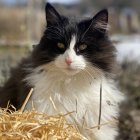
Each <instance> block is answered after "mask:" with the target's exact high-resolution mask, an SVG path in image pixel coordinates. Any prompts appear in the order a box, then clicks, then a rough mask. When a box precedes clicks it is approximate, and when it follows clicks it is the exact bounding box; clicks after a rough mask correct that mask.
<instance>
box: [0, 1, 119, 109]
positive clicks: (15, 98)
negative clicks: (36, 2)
mask: <svg viewBox="0 0 140 140" xmlns="http://www.w3.org/2000/svg"><path fill="white" fill-rule="evenodd" d="M46 19H47V27H46V30H45V32H44V35H43V37H42V38H41V40H40V43H39V44H38V45H36V46H35V48H34V50H33V52H32V53H31V55H30V56H29V57H28V58H26V59H25V60H23V61H22V62H21V64H20V65H19V66H18V67H17V68H15V69H14V70H13V71H12V73H11V78H10V79H9V80H8V81H7V82H6V84H5V85H4V87H2V88H1V89H0V107H6V106H7V103H8V101H10V103H11V104H13V105H14V106H15V107H16V108H17V109H19V108H20V107H21V105H22V104H23V101H24V100H25V98H26V96H27V94H28V93H29V90H30V88H31V87H29V86H28V85H27V83H26V82H24V81H23V79H25V77H27V76H28V74H29V73H30V72H31V71H30V70H29V71H28V70H27V69H34V68H36V67H38V66H40V65H43V64H46V63H49V62H51V61H53V60H54V59H55V58H56V56H58V55H59V54H62V53H64V52H65V50H66V49H67V48H68V46H69V44H70V40H71V37H72V35H73V34H76V35H77V43H76V45H75V51H76V53H77V55H83V56H84V57H85V58H86V59H87V60H88V61H89V62H91V63H92V64H93V65H94V66H97V67H98V68H100V69H102V70H103V71H104V72H105V73H112V72H113V66H114V62H115V52H116V51H115V48H114V47H113V46H112V44H111V42H110V41H109V39H108V36H107V31H106V28H107V24H108V12H107V10H102V11H101V12H99V13H98V14H97V15H95V16H94V17H93V18H89V19H85V20H81V21H79V20H76V19H69V18H67V17H64V16H62V15H60V14H59V13H58V12H57V11H56V10H55V9H54V8H53V7H52V6H51V5H50V4H49V3H48V4H47V5H46ZM58 42H62V43H63V44H65V46H66V48H65V49H63V50H62V49H59V48H58V47H56V46H57V43H58ZM83 43H84V44H87V46H88V47H87V49H86V50H84V51H80V50H79V45H80V44H83Z"/></svg>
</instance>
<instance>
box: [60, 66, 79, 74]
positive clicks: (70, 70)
mask: <svg viewBox="0 0 140 140" xmlns="http://www.w3.org/2000/svg"><path fill="white" fill-rule="evenodd" d="M61 71H63V72H64V73H65V74H67V75H75V74H77V73H79V72H80V69H76V68H72V67H66V68H63V69H61Z"/></svg>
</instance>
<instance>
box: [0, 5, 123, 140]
mask: <svg viewBox="0 0 140 140" xmlns="http://www.w3.org/2000/svg"><path fill="white" fill-rule="evenodd" d="M46 19H47V28H46V30H45V32H44V35H43V37H42V38H41V41H40V43H39V44H38V45H37V46H36V47H35V48H34V50H33V52H32V53H31V54H30V56H29V57H28V58H26V59H24V60H23V61H22V62H21V63H20V65H19V66H18V67H17V68H15V69H14V70H13V71H12V73H11V77H10V79H9V80H8V81H7V82H6V84H5V86H4V87H2V88H1V89H0V106H1V107H6V105H7V103H8V101H10V103H11V104H13V105H14V106H15V107H16V108H17V109H19V108H20V107H21V105H22V104H23V101H24V100H25V98H26V96H27V94H28V93H29V90H30V89H31V88H32V87H33V88H34V93H33V95H32V97H31V99H30V101H29V103H28V105H27V109H31V106H32V105H31V104H32V101H33V102H34V106H35V108H36V109H37V110H38V111H41V112H45V113H47V114H51V115H52V114H57V113H59V112H63V113H67V112H71V111H76V112H75V113H73V114H72V115H71V117H68V118H67V119H68V121H69V122H75V123H76V124H77V125H78V128H79V130H80V131H81V133H82V134H83V135H84V136H85V137H87V138H88V139H89V140H92V139H93V135H94V136H95V138H96V139H97V140H114V139H115V136H116V135H117V127H116V125H114V124H108V125H104V126H102V127H101V128H100V129H97V128H95V129H91V130H87V129H85V128H91V127H93V126H97V125H98V118H99V105H100V87H101V85H102V116H101V124H103V123H108V122H110V121H112V120H113V119H114V118H117V117H118V112H119V109H118V103H119V102H120V101H121V100H122V99H123V96H122V95H121V93H120V92H119V90H118V89H117V88H116V85H115V83H114V81H113V78H112V74H113V71H114V70H113V69H114V67H115V55H116V50H115V47H114V46H113V45H112V43H111V42H110V40H109V39H108V36H107V32H106V29H107V24H108V12H107V10H102V11H100V12H99V13H98V14H96V15H95V16H94V17H93V18H88V19H85V20H81V21H79V20H76V19H69V18H67V17H64V16H62V15H60V14H59V13H58V12H57V11H56V10H55V9H54V8H53V7H52V6H51V5H50V4H49V3H48V4H47V5H46ZM52 100H53V103H52ZM54 106H55V107H54ZM83 122H84V126H83Z"/></svg>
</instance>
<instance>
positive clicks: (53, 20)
mask: <svg viewBox="0 0 140 140" xmlns="http://www.w3.org/2000/svg"><path fill="white" fill-rule="evenodd" d="M45 12H46V21H47V27H48V26H53V25H56V24H58V23H59V22H60V21H61V16H60V15H59V13H58V12H57V11H56V10H55V8H54V7H53V6H52V5H51V4H50V3H47V4H46V7H45Z"/></svg>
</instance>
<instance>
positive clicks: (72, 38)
mask: <svg viewBox="0 0 140 140" xmlns="http://www.w3.org/2000/svg"><path fill="white" fill-rule="evenodd" d="M75 44H76V36H75V35H72V37H71V42H70V50H72V49H74V46H75Z"/></svg>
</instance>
